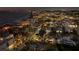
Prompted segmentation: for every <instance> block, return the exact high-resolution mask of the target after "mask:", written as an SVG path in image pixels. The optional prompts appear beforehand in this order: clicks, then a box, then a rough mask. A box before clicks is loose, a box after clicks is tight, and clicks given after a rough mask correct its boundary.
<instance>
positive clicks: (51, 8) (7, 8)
mask: <svg viewBox="0 0 79 59" xmlns="http://www.w3.org/2000/svg"><path fill="white" fill-rule="evenodd" d="M61 9H62V10H63V9H65V10H79V7H0V11H22V12H25V11H27V10H61Z"/></svg>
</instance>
